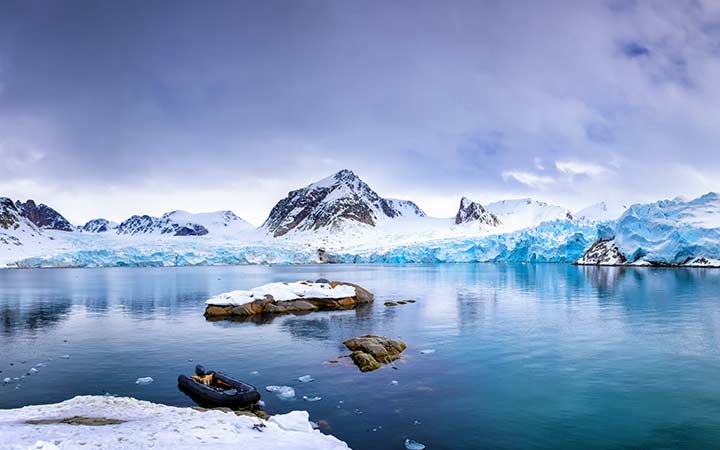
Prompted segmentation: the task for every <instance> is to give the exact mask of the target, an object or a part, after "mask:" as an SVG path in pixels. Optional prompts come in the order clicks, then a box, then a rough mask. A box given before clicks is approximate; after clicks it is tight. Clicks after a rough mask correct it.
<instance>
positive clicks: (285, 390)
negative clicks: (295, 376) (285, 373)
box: [265, 386, 295, 400]
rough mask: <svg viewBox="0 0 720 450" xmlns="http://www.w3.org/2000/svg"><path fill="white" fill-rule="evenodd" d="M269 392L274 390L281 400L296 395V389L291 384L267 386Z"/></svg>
mask: <svg viewBox="0 0 720 450" xmlns="http://www.w3.org/2000/svg"><path fill="white" fill-rule="evenodd" d="M265 390H266V391H268V392H274V393H275V395H277V396H278V398H279V399H280V400H289V399H291V398H293V397H295V389H293V388H291V387H290V386H265Z"/></svg>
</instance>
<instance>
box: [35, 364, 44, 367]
mask: <svg viewBox="0 0 720 450" xmlns="http://www.w3.org/2000/svg"><path fill="white" fill-rule="evenodd" d="M35 367H45V363H37V364H35Z"/></svg>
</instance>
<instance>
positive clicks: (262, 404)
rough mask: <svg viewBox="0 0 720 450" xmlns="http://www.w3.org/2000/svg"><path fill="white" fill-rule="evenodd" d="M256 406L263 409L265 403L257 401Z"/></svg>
mask: <svg viewBox="0 0 720 450" xmlns="http://www.w3.org/2000/svg"><path fill="white" fill-rule="evenodd" d="M257 405H258V406H259V407H260V408H264V407H265V402H264V401H262V400H258V401H257Z"/></svg>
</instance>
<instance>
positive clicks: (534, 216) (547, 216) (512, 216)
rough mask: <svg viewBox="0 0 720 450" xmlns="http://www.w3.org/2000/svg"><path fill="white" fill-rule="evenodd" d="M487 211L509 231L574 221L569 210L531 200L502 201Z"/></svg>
mask: <svg viewBox="0 0 720 450" xmlns="http://www.w3.org/2000/svg"><path fill="white" fill-rule="evenodd" d="M485 209H487V210H488V211H490V212H491V213H493V214H494V215H495V216H496V217H497V218H498V219H499V220H500V222H502V224H503V225H504V226H505V229H506V230H508V231H511V230H520V229H522V228H529V227H534V226H537V225H539V224H541V223H542V222H548V221H553V220H565V219H567V220H572V219H573V215H572V213H571V212H570V211H569V210H568V209H565V208H563V207H562V206H555V205H548V204H547V203H545V202H540V201H537V200H533V199H531V198H522V199H518V200H502V201H499V202H494V203H490V204H488V205H486V206H485Z"/></svg>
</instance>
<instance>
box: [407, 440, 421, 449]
mask: <svg viewBox="0 0 720 450" xmlns="http://www.w3.org/2000/svg"><path fill="white" fill-rule="evenodd" d="M405 448H406V449H407V450H423V449H424V448H425V446H424V445H423V444H421V443H419V442H418V441H413V440H412V439H405Z"/></svg>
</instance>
